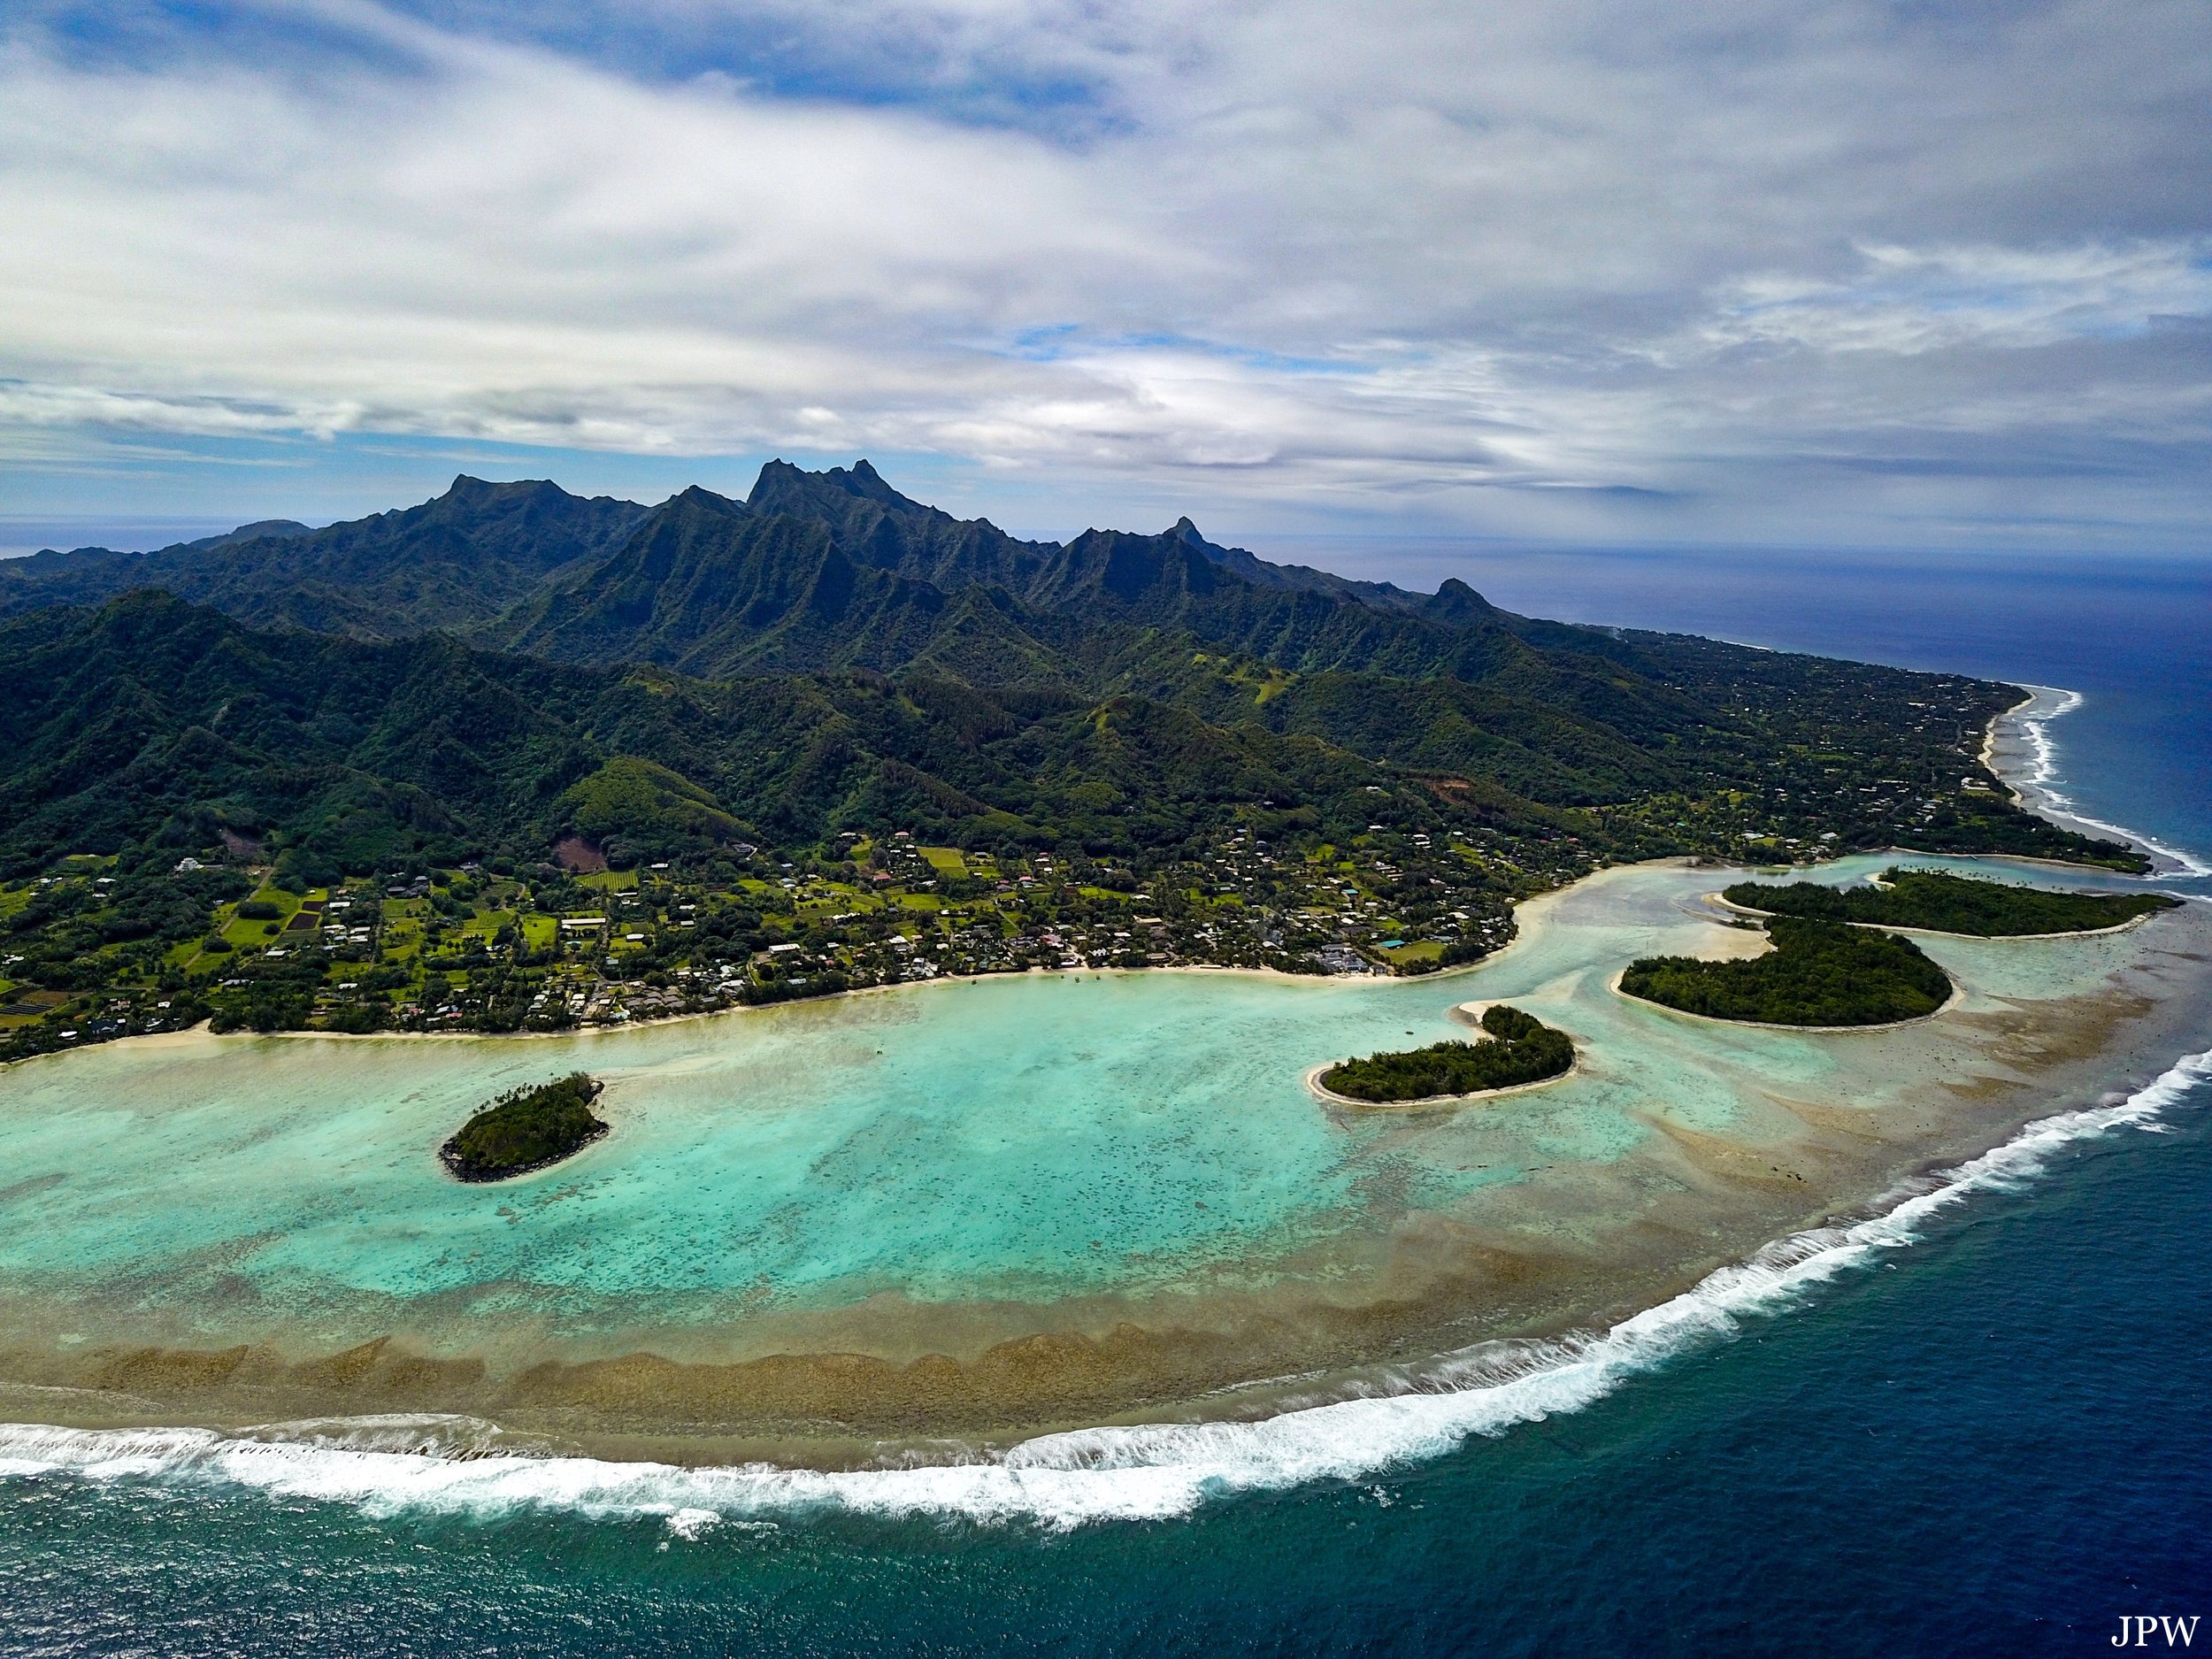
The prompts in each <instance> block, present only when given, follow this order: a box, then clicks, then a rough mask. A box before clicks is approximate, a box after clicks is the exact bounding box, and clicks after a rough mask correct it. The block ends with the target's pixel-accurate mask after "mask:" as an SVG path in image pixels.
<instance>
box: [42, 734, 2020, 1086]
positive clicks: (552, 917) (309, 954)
mask: <svg viewBox="0 0 2212 1659" xmlns="http://www.w3.org/2000/svg"><path fill="white" fill-rule="evenodd" d="M1963 735H1964V734H1963V733H1961V736H1962V738H1963ZM1958 758H1959V760H1960V761H1961V762H1962V763H1963V764H1962V772H1966V773H1967V775H1964V776H1961V777H1959V778H1957V779H1956V780H1955V782H1954V783H1952V784H1950V785H1949V787H1940V788H1939V787H1931V786H1930V785H1928V784H1926V783H1922V784H1920V785H1918V786H1911V785H1908V784H1907V783H1906V782H1904V781H1903V780H1900V779H1896V778H1893V777H1882V776H1879V775H1878V772H1879V771H1880V762H1879V759H1878V757H1869V758H1868V759H1867V760H1865V761H1863V762H1862V763H1861V764H1859V765H1857V766H1850V765H1847V764H1833V763H1840V762H1842V761H1843V760H1844V757H1842V756H1839V755H1833V754H1808V755H1806V756H1804V757H1801V759H1800V761H1799V764H1797V765H1796V766H1794V767H1793V768H1791V769H1788V770H1784V771H1778V772H1777V773H1776V775H1775V778H1774V780H1773V782H1772V784H1771V786H1770V787H1769V788H1768V789H1767V790H1766V791H1764V792H1763V794H1761V795H1748V794H1746V793H1742V792H1729V793H1725V794H1723V795H1718V796H1715V797H1709V798H1704V799H1693V798H1689V797H1677V798H1672V799H1661V800H1650V801H1646V802H1643V803H1638V806H1637V808H1636V809H1635V810H1633V811H1629V810H1619V809H1604V808H1601V809H1597V810H1593V811H1586V812H1578V813H1562V814H1560V815H1558V816H1559V818H1560V822H1559V824H1558V825H1556V826H1554V827H1552V828H1550V829H1549V830H1548V831H1543V832H1540V833H1530V832H1529V830H1528V829H1527V828H1526V827H1525V826H1523V827H1517V830H1516V831H1514V832H1511V833H1509V832H1506V831H1502V830H1499V829H1494V828H1490V827H1486V826H1480V825H1479V824H1477V825H1476V826H1473V827H1457V826H1451V825H1450V823H1449V821H1448V818H1447V817H1446V816H1444V815H1440V814H1439V813H1437V812H1435V811H1434V810H1425V811H1419V812H1416V811H1411V810H1408V801H1407V799H1406V798H1404V797H1400V796H1396V795H1387V794H1386V793H1385V792H1383V791H1381V790H1379V789H1378V790H1375V791H1372V792H1371V794H1370V795H1363V796H1361V797H1360V798H1361V799H1371V800H1372V801H1373V803H1374V804H1373V806H1372V807H1371V809H1370V810H1371V811H1372V812H1374V813H1375V814H1376V821H1374V822H1371V823H1369V824H1368V825H1367V826H1366V827H1365V829H1364V831H1363V832H1362V833H1355V834H1353V835H1351V836H1349V837H1346V838H1344V839H1342V840H1341V841H1323V840H1319V839H1317V838H1316V837H1315V836H1314V835H1313V834H1312V833H1310V831H1309V832H1303V833H1301V832H1299V831H1298V830H1296V829H1295V827H1294V826H1293V827H1290V828H1288V829H1286V827H1285V824H1286V818H1285V815H1282V814H1279V813H1278V814H1270V813H1266V812H1261V811H1252V812H1249V813H1247V814H1244V815H1242V816H1243V821H1241V822H1232V823H1229V824H1227V825H1225V826H1222V827H1220V828H1218V829H1217V830H1216V831H1214V832H1213V833H1210V835H1208V836H1206V837H1205V838H1204V839H1203V840H1202V841H1200V842H1197V843H1195V844H1187V845H1186V846H1185V848H1184V849H1182V851H1181V856H1169V857H1166V858H1162V857H1160V856H1151V857H1149V858H1148V859H1147V860H1145V861H1143V863H1142V864H1140V863H1139V861H1137V860H1134V859H1130V858H1126V857H1117V856H1091V855H1090V854H1087V853H1086V852H1085V851H1083V850H1082V849H1079V848H1069V847H1065V846H1063V847H1060V848H1057V849H1053V850H1041V849H1027V848H1011V847H1010V848H1004V849H999V850H997V851H995V852H987V851H980V850H977V849H960V848H956V847H949V846H936V845H926V844H923V843H922V842H921V841H919V840H918V838H917V837H916V836H915V835H914V834H913V833H911V832H908V831H903V830H893V831H890V832H887V833H874V834H871V833H861V832H856V831H848V832H844V833H841V834H838V835H836V836H834V837H833V838H832V839H831V840H830V841H828V842H827V843H826V844H824V845H821V846H818V847H817V848H815V849H810V850H805V849H801V850H795V851H791V852H788V853H786V852H780V851H779V850H776V849H764V848H760V847H757V846H754V845H751V844H749V843H746V842H743V841H737V842H734V843H732V844H727V845H724V846H721V847H718V848H717V849H714V850H713V852H712V853H711V854H710V855H708V856H691V857H676V858H668V859H657V858H640V859H637V860H635V861H634V862H630V861H628V860H625V859H623V858H622V857H621V856H619V855H618V856H617V859H616V861H615V862H617V863H625V862H629V867H627V868H612V867H609V864H610V861H609V859H608V857H607V856H605V853H604V852H603V849H601V848H600V847H598V846H596V845H595V844H593V843H592V842H590V841H587V840H585V839H583V838H581V837H579V836H575V835H569V836H565V837H563V838H562V839H561V840H560V841H557V843H556V844H555V845H554V846H553V847H552V848H550V849H548V856H546V857H544V858H543V859H541V860H538V861H534V862H529V863H523V862H520V861H517V860H514V859H511V858H505V857H491V858H488V859H487V860H486V861H485V862H483V863H475V862H465V863H463V864H458V865H457V866H454V867H450V868H428V869H426V868H421V867H419V866H418V867H415V868H411V869H403V870H399V871H376V872H361V873H360V874H358V875H354V876H349V877H348V878H346V879H343V880H342V881H339V882H337V883H334V884H330V885H325V886H320V887H308V886H305V885H304V884H303V883H301V882H300V881H298V880H297V879H296V878H291V877H280V876H279V875H278V874H277V873H276V868H275V866H274V865H273V864H272V863H271V862H269V861H268V860H267V859H266V858H265V856H264V854H263V849H262V848H261V847H260V846H259V845H258V844H257V843H255V842H252V841H246V840H243V839H242V838H238V837H235V836H232V837H227V838H226V839H225V840H224V841H222V842H221V843H219V844H217V845H211V846H209V847H206V848H203V849H199V851H197V852H196V853H194V854H189V855H187V856H182V857H180V858H177V859H175V860H174V861H173V863H170V862H164V863H161V864H150V863H148V862H146V861H145V860H143V859H142V860H141V862H140V863H139V864H137V865H136V866H135V867H133V868H126V867H125V866H124V865H123V864H120V863H119V862H118V861H117V860H116V859H114V858H111V857H103V856H93V855H80V856H73V857H69V858H66V859H64V860H61V861H60V862H59V863H58V864H55V865H53V866H50V868H49V870H48V872H46V873H43V874H38V875H33V876H27V877H24V878H20V879H17V880H14V881H12V882H10V883H7V884H5V885H4V886H0V1060H5V1059H16V1058H21V1057H24V1056H27V1055H31V1054H35V1053H41V1052H46V1051H50V1050H52V1049H56V1048H71V1047H77V1046H81V1045H83V1044H86V1043H91V1042H98V1041H105V1040H109V1039H112V1038H116V1037H121V1036H128V1035H135V1034H142V1033H151V1032H160V1031H170V1030H177V1029H181V1028H184V1027H187V1026H189V1025H196V1024H198V1023H199V1022H200V1021H203V1020H207V1021H210V1022H211V1025H212V1028H213V1029H214V1030H216V1031H219V1032H220V1031H239V1030H249V1031H262V1032H272V1031H284V1030H319V1031H327V1032H336V1033H371V1032H380V1031H396V1032H415V1033H428V1032H517V1031H560V1030H567V1029H572V1028H575V1027H579V1026H592V1025H620V1024H626V1023H634V1022H638V1021H644V1020H652V1019H660V1018H672V1017H675V1016H680V1015H687V1014H697V1013H704V1012H710V1011H713V1010H718V1009H724V1008H730V1007H735V1006H739V1005H743V1004H759V1003H766V1002H783V1001H788V1000H792V999H795V998H803V997H815V996H823V995H834V994H836V993H840V992H844V991H850V990H863V989H869V988H872V987H881V986H889V985H899V984H911V983H915V982H918V981H924V980H929V979H941V978H947V977H959V976H968V975H978V974H990V973H1018V972H1076V971H1098V972H1106V971H1125V970H1139V969H1147V968H1193V969H1197V968H1217V969H1218V968H1244V969H1268V970H1273V971H1276V972H1285V973H1295V974H1398V975H1406V974H1420V973H1429V972H1437V971H1439V970H1441V969H1444V968H1449V967H1455V966H1460V965H1463V964H1470V963H1473V962H1478V961H1479V960H1481V959H1482V958H1483V957H1485V956H1487V955H1489V954H1490V953H1491V952H1493V951H1494V950H1496V949H1499V948H1500V947H1501V946H1502V945H1504V944H1505V943H1507V942H1508V941H1510V940H1511V939H1512V937H1513V935H1514V922H1513V914H1512V907H1513V905H1514V904H1515V903H1516V902H1518V901H1519V900H1521V899H1525V898H1527V897H1530V896H1532V895H1535V894H1538V893H1541V892H1545V891H1548V890H1549V889H1552V888H1555V887H1560V886H1563V885H1564V884H1565V883H1567V882H1569V881H1571V880H1573V879H1576V878H1577V877H1578V876H1580V875H1583V874H1586V873H1588V872H1590V871H1591V870H1594V869H1595V868H1598V867H1600V866H1601V865H1602V864H1607V863H1610V862H1617V861H1618V860H1620V859H1623V858H1628V857H1636V856H1653V855H1655V854H1661V853H1667V852H1682V851H1696V852H1701V853H1703V854H1704V855H1706V856H1723V857H1729V856H1731V855H1732V858H1731V861H1732V862H1735V861H1740V862H1743V863H1745V864H1755V865H1766V866H1770V867H1771V866H1775V865H1779V864H1793V863H1801V862H1804V861H1807V860H1809V859H1812V858H1816V857H1819V856H1829V855H1832V854H1834V853H1838V852H1841V851H1846V850H1851V849H1858V848H1865V847H1878V846H1886V845H1900V846H1909V845H1912V844H1915V843H1916V842H1918V843H1920V844H1940V841H1939V836H1940V834H1941V833H1942V832H1943V831H1944V829H1945V827H1946V826H1947V825H1948V824H1949V823H1951V822H1953V821H1955V819H1956V818H1957V817H1958V815H1959V814H1960V813H1961V812H1962V811H1964V812H1971V811H1973V810H1975V808H1976V803H1977V802H1978V801H1979V800H1985V799H1987V798H1988V797H1989V796H1990V795H1991V794H1992V792H1993V787H1995V786H1994V785H1993V778H1992V777H1991V775H1990V774H1989V773H1988V772H1986V770H1985V768H1983V767H1982V766H1980V765H1979V764H1978V763H1976V762H1975V761H1974V760H1972V759H1971V758H1970V757H1969V756H1968V754H1967V753H1966V752H1965V743H1964V742H1963V741H1962V743H1961V749H1960V752H1959V754H1958ZM1862 773H1863V776H1862V775H1860V774H1862ZM1829 826H1834V827H1829ZM1577 832H1579V833H1577Z"/></svg>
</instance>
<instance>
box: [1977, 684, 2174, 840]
mask: <svg viewBox="0 0 2212 1659" xmlns="http://www.w3.org/2000/svg"><path fill="white" fill-rule="evenodd" d="M2023 688H2024V690H2025V691H2026V692H2027V694H2028V695H2027V696H2026V697H2025V698H2024V699H2023V700H2022V701H2020V702H2018V703H2015V704H2013V705H2012V707H2011V708H2009V709H2007V710H2004V711H2003V712H2001V713H2000V714H1997V715H1994V716H1993V717H1992V718H1991V719H1990V722H1989V727H1988V730H1987V732H1986V733H1985V735H1984V738H1983V742H1982V756H1983V764H1984V765H1985V766H1986V767H1987V768H1988V770H1989V771H1990V772H1991V773H1992V774H1993V775H1994V776H1995V777H1996V778H1997V779H1998V780H1999V781H2000V782H2001V783H2003V784H2004V786H2005V787H2007V788H2008V789H2009V790H2010V791H2011V792H2012V795H2013V799H2014V801H2015V803H2017V804H2018V805H2021V806H2023V807H2025V808H2026V809H2027V810H2029V811H2031V812H2032V813H2034V814H2035V815H2036V816H2037V817H2038V818H2044V819H2046V820H2047V821H2048V822H2050V823H2053V824H2055V825H2057V826H2059V827H2060V828H2061V829H2070V830H2074V831H2077V832H2078V833H2088V834H2095V835H2099V836H2103V837H2107V838H2112V837H2116V838H2117V839H2118V840H2120V841H2123V842H2124V843H2125V844H2126V845H2128V846H2130V847H2132V848H2134V849H2136V850H2137V851H2138V852H2140V853H2142V854H2143V855H2144V856H2146V857H2147V858H2148V859H2150V861H2151V865H2152V867H2151V869H2150V870H2149V871H2148V872H2147V873H2146V874H2144V875H2142V876H2139V877H2135V878H2133V879H2137V880H2161V879H2163V880H2172V879H2177V878H2178V879H2184V880H2197V879H2202V878H2204V877H2206V876H2212V864H2206V863H2205V862H2204V861H2203V860H2202V859H2200V858H2199V857H2198V856H2196V855H2194V854H2193V853H2189V852H2185V851H2183V850H2182V849H2180V848H2177V847H2169V846H2167V845H2166V844H2165V843H2164V842H2163V841H2159V840H2157V839H2155V838H2154V837H2153V836H2149V835H2146V834H2144V833H2142V832H2141V831H2139V830H2132V829H2130V828H2128V827H2127V826H2125V825H2124V824H2110V823H2107V822H2106V821H2105V820H2104V819H2102V818H2089V817H2086V816H2085V815H2083V814H2082V813H2080V812H2078V811H2076V810H2074V803H2073V799H2072V797H2071V796H2070V795H2066V794H2064V793H2063V792H2062V791H2061V790H2058V789H2055V788H2053V787H2051V784H2052V780H2054V779H2055V778H2056V777H2057V776H2058V764H2057V751H2056V747H2055V744H2054V743H2053V742H2052V741H2051V737H2050V733H2049V731H2048V729H2047V728H2048V727H2049V726H2050V724H2051V723H2052V722H2053V721H2055V720H2060V719H2063V718H2065V717H2066V716H2067V715H2070V714H2072V713H2073V712H2075V711H2076V710H2078V709H2080V708H2081V707H2082V706H2083V705H2084V704H2085V703H2087V702H2088V698H2087V697H2086V696H2085V695H2083V694H2082V693H2080V692H2078V691H2072V690H2070V689H2068V688H2067V687H2063V686H2035V685H2025V684H2024V685H2023ZM2047 697H2048V698H2052V699H2054V700H2055V702H2054V705H2053V706H2052V707H2051V708H2049V709H2047V710H2039V711H2037V712H2035V713H2029V712H2028V710H2033V709H2035V708H2036V705H2038V704H2039V703H2041V702H2042V701H2043V700H2044V699H2045V698H2047ZM2008 723H2010V724H2012V725H2014V726H2016V727H2017V730H2018V735H2019V741H2020V742H2021V744H2022V745H2023V746H2024V748H2025V749H2026V750H2027V751H2028V757H2029V758H2028V759H2027V760H2026V762H2025V763H2024V764H2022V763H2018V762H2015V763H2013V764H2007V763H2006V761H2005V759H2004V757H2002V756H2001V753H2000V751H1999V745H2000V743H2001V741H2002V739H2003V738H2004V737H2005V736H2006V735H2007V733H2005V731H2004V730H2003V728H2004V727H2005V726H2007V724H2008ZM2021 862H2023V863H2026V862H2044V861H2040V860H2036V861H2030V860H2022V861H2021ZM2161 864H2164V865H2166V866H2168V867H2166V868H2161V867H2160V866H2161Z"/></svg>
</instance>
